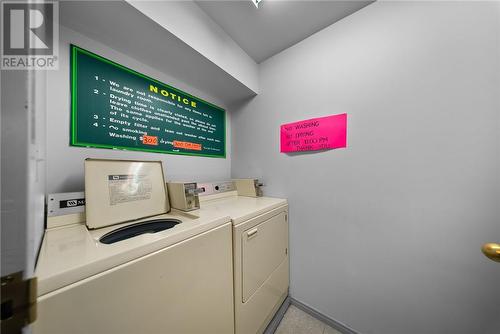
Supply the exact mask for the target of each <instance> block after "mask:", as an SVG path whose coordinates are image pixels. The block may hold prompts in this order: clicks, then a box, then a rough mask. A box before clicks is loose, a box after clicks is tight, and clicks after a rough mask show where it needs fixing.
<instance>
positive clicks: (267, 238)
mask: <svg viewBox="0 0 500 334" xmlns="http://www.w3.org/2000/svg"><path fill="white" fill-rule="evenodd" d="M241 238H242V240H241V244H242V276H243V293H242V298H243V302H246V301H247V300H248V299H250V297H251V296H252V295H253V294H254V293H255V291H257V289H258V288H259V287H260V286H261V285H262V284H263V283H264V282H265V281H266V279H267V278H268V277H269V276H270V275H271V274H272V273H273V271H274V270H275V269H276V268H278V266H279V265H280V264H281V263H282V262H283V260H285V259H286V257H287V251H288V250H287V247H288V229H287V222H286V219H285V212H281V213H279V214H277V215H276V216H273V217H271V218H269V219H268V220H266V221H264V222H262V223H261V224H259V225H257V226H254V227H252V228H250V229H248V230H246V231H245V232H243V233H242V235H241Z"/></svg>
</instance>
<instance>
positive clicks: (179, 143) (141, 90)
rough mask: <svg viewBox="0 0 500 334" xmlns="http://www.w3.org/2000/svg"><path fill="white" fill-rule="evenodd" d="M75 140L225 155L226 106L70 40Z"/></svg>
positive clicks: (106, 145) (87, 143)
mask: <svg viewBox="0 0 500 334" xmlns="http://www.w3.org/2000/svg"><path fill="white" fill-rule="evenodd" d="M70 52H71V145H73V146H85V147H98V148H111V149H123V150H137V151H147V152H158V153H170V154H184V155H198V156H207V157H219V158H225V157H226V115H225V111H224V109H222V108H219V107H217V106H215V105H213V104H211V103H209V102H206V101H204V100H202V99H199V98H197V97H194V96H192V95H189V94H188V93H185V92H183V91H181V90H179V89H176V88H174V87H171V86H169V85H166V84H164V83H161V82H159V81H157V80H155V79H152V78H150V77H148V76H146V75H143V74H141V73H138V72H136V71H134V70H131V69H129V68H127V67H125V66H122V65H119V64H117V63H115V62H113V61H111V60H108V59H106V58H103V57H101V56H98V55H96V54H94V53H91V52H89V51H86V50H84V49H81V48H79V47H77V46H74V45H72V46H71V51H70Z"/></svg>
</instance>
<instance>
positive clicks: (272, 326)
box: [264, 296, 291, 334]
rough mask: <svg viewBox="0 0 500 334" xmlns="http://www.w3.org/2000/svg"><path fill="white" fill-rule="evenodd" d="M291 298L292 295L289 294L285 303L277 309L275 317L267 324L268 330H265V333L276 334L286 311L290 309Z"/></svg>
mask: <svg viewBox="0 0 500 334" xmlns="http://www.w3.org/2000/svg"><path fill="white" fill-rule="evenodd" d="M290 303H291V300H290V296H287V297H286V298H285V300H284V301H283V303H282V304H281V306H280V308H279V309H278V311H276V314H274V317H273V319H272V320H271V322H270V323H269V325H267V327H266V330H265V331H264V334H274V332H276V329H277V328H278V326H279V324H280V322H281V320H282V319H283V316H284V315H285V313H286V310H288V307H289V306H290Z"/></svg>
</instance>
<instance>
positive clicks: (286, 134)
mask: <svg viewBox="0 0 500 334" xmlns="http://www.w3.org/2000/svg"><path fill="white" fill-rule="evenodd" d="M346 146H347V114H339V115H332V116H326V117H319V118H312V119H308V120H305V121H300V122H295V123H289V124H283V125H282V126H281V152H282V153H286V152H298V151H316V150H327V149H332V148H340V147H346Z"/></svg>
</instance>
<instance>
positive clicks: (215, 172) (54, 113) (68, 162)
mask: <svg viewBox="0 0 500 334" xmlns="http://www.w3.org/2000/svg"><path fill="white" fill-rule="evenodd" d="M70 43H73V44H75V45H78V46H80V47H83V48H85V49H87V50H89V51H93V52H95V53H97V54H99V55H101V56H104V57H106V58H109V59H112V60H114V61H116V62H118V63H120V64H122V65H124V66H127V67H130V68H132V69H134V70H136V71H139V72H141V73H144V74H146V75H149V76H151V77H153V78H155V79H158V80H160V81H162V82H165V83H167V84H169V85H171V86H174V87H176V88H179V89H181V90H184V91H186V92H188V93H190V94H192V95H195V96H198V97H200V98H202V99H205V100H207V101H209V102H212V103H214V104H216V105H218V106H221V107H222V108H225V109H226V117H227V122H226V124H227V129H226V131H227V137H228V138H230V127H231V122H230V117H229V116H230V115H229V112H228V110H227V108H226V107H225V105H224V102H223V101H220V100H217V99H216V98H214V97H212V96H209V95H207V94H205V93H204V92H201V91H199V90H197V89H194V88H193V87H191V86H189V85H188V84H186V83H184V82H181V81H179V80H177V79H176V78H173V77H171V76H169V75H168V74H166V73H162V72H159V71H157V70H155V69H153V68H151V67H149V66H147V65H146V64H143V63H141V62H139V61H137V60H135V59H132V58H130V57H127V56H125V55H124V54H122V53H120V52H117V51H115V50H113V49H111V48H109V47H107V46H106V45H104V44H101V43H99V42H98V41H95V40H92V39H90V38H87V37H85V36H83V35H81V34H79V33H77V32H75V31H73V30H71V29H68V28H66V27H64V26H61V27H60V45H59V53H60V54H59V59H60V62H59V70H58V71H49V73H48V91H47V96H48V98H47V100H48V102H47V193H55V192H68V191H83V189H84V175H83V160H84V159H85V158H89V157H91V158H110V159H138V160H140V159H145V160H162V161H163V165H164V168H165V177H166V178H167V179H169V180H218V179H228V178H229V177H230V168H231V160H230V159H231V153H230V152H231V144H230V140H228V142H227V145H226V150H227V152H228V154H227V158H226V159H220V158H204V157H191V156H180V155H170V154H158V153H145V152H132V151H114V150H107V149H91V148H81V147H73V146H69V135H70V133H69V124H70V85H69V77H70V73H69V45H70ZM193 52H194V51H193ZM165 66H166V67H168V66H176V65H175V63H173V64H169V59H168V57H165Z"/></svg>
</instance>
